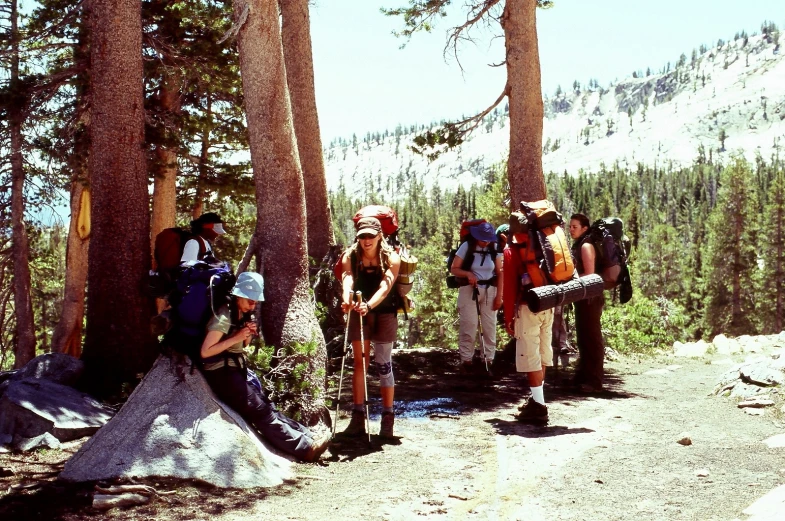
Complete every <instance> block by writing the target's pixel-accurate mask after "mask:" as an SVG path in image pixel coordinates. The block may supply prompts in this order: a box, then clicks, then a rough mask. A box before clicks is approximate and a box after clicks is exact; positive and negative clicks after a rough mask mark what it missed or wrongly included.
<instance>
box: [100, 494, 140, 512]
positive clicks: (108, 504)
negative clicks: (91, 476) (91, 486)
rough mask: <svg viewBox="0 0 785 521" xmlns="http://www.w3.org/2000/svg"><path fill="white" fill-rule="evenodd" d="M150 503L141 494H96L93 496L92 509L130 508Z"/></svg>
mask: <svg viewBox="0 0 785 521" xmlns="http://www.w3.org/2000/svg"><path fill="white" fill-rule="evenodd" d="M149 502H150V498H149V497H148V496H144V495H142V494H120V495H119V496H115V495H111V494H109V495H107V494H96V495H94V496H93V508H95V509H97V510H109V509H110V508H114V507H131V506H135V505H146V504H147V503H149Z"/></svg>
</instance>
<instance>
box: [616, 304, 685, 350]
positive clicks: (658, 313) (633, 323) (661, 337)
mask: <svg viewBox="0 0 785 521" xmlns="http://www.w3.org/2000/svg"><path fill="white" fill-rule="evenodd" d="M602 326H603V327H602V332H603V336H604V337H605V345H606V346H608V347H611V348H613V349H614V350H616V351H618V352H620V353H625V354H633V353H634V354H653V353H655V352H656V351H657V350H659V349H665V348H669V347H670V346H672V345H673V342H675V341H676V340H679V341H686V340H687V339H688V338H690V336H691V333H690V329H691V328H690V326H689V325H688V317H687V314H686V313H685V310H684V308H683V307H682V306H680V305H678V304H676V303H675V302H673V301H672V300H668V299H666V298H664V297H655V298H654V299H650V298H648V297H645V296H643V295H641V294H640V293H638V294H637V295H635V296H634V297H633V299H632V300H631V301H630V302H628V303H627V304H623V305H622V304H617V305H606V307H605V310H604V311H603V314H602Z"/></svg>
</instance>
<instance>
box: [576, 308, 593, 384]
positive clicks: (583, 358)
mask: <svg viewBox="0 0 785 521" xmlns="http://www.w3.org/2000/svg"><path fill="white" fill-rule="evenodd" d="M589 315H590V311H589V309H588V301H586V300H579V301H577V302H576V303H575V335H576V338H577V343H578V363H577V365H576V367H575V384H576V385H580V384H582V383H585V382H586V375H587V370H586V367H587V366H586V364H587V362H588V359H589V358H590V357H591V355H590V354H589V337H590V334H589V333H590V331H589V328H590V325H589Z"/></svg>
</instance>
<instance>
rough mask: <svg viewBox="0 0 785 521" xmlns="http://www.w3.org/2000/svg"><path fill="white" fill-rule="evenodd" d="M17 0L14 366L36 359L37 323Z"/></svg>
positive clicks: (12, 119) (12, 122)
mask: <svg viewBox="0 0 785 521" xmlns="http://www.w3.org/2000/svg"><path fill="white" fill-rule="evenodd" d="M18 17H19V12H18V11H17V1H16V0H11V71H10V73H11V78H10V87H11V92H12V93H13V95H15V96H16V97H17V99H16V102H13V103H10V104H9V114H8V116H9V117H8V120H9V127H10V132H11V179H12V181H11V223H12V230H13V234H12V238H13V241H12V251H13V253H12V255H13V261H14V312H15V314H16V344H15V346H14V367H15V368H19V367H22V366H23V365H25V364H26V363H27V362H29V361H30V360H32V359H33V358H35V323H34V321H33V299H32V297H31V295H30V286H31V282H30V244H29V241H28V238H27V229H26V228H25V202H24V199H25V195H24V188H25V168H24V163H23V161H22V142H23V139H22V123H23V122H24V119H25V115H24V110H25V107H26V105H27V103H26V102H24V100H25V99H26V94H24V93H23V92H22V85H21V83H20V81H19V29H18V25H17V24H18Z"/></svg>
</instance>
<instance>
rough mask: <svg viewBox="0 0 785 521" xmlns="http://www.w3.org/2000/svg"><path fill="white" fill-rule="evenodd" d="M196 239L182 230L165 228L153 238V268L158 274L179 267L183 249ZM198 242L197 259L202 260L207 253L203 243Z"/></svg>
mask: <svg viewBox="0 0 785 521" xmlns="http://www.w3.org/2000/svg"><path fill="white" fill-rule="evenodd" d="M193 238H196V236H194V235H192V234H191V232H189V231H187V230H183V229H182V228H166V229H165V230H162V231H161V232H160V233H159V234H158V235H156V236H155V246H154V248H153V259H154V260H155V263H154V264H155V265H154V266H153V267H154V269H155V270H156V271H158V272H159V273H167V272H170V271H172V270H173V269H175V268H176V267H178V266H179V265H180V259H181V258H182V257H183V248H185V243H186V242H188V240H189V239H193ZM198 242H199V258H202V257H203V256H204V254H205V252H206V251H207V248H206V247H205V244H204V241H202V240H198Z"/></svg>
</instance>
